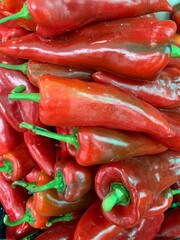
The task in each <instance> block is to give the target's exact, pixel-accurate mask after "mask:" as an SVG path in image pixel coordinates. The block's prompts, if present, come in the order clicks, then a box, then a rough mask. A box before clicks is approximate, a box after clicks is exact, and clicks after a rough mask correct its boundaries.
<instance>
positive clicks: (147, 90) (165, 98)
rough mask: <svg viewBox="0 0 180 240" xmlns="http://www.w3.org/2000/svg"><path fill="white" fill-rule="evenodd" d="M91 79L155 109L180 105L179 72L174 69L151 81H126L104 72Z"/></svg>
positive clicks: (94, 75)
mask: <svg viewBox="0 0 180 240" xmlns="http://www.w3.org/2000/svg"><path fill="white" fill-rule="evenodd" d="M92 77H93V79H94V80H95V81H96V82H99V83H105V84H110V85H112V86H115V87H117V88H120V89H122V90H125V91H127V92H129V93H131V94H133V95H134V96H135V97H137V98H139V99H141V100H143V101H145V102H147V103H149V104H151V105H153V106H155V107H160V108H172V107H176V106H179V105H180V94H179V91H180V70H179V69H177V68H175V67H166V68H165V69H163V70H162V71H161V72H160V73H159V74H158V75H157V76H156V77H155V78H153V79H152V80H153V81H148V80H133V79H127V78H124V77H120V76H115V75H113V74H110V73H105V72H97V73H94V74H93V76H92Z"/></svg>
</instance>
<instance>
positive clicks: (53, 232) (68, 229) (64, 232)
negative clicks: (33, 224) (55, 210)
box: [35, 219, 79, 240]
mask: <svg viewBox="0 0 180 240" xmlns="http://www.w3.org/2000/svg"><path fill="white" fill-rule="evenodd" d="M78 221H79V219H75V220H72V221H69V222H61V223H59V224H58V225H57V226H56V227H53V228H50V229H48V230H46V231H45V232H43V233H42V234H40V235H39V236H38V237H37V238H35V240H49V239H52V238H53V240H59V239H64V240H72V239H73V236H74V231H75V229H76V226H77V223H78Z"/></svg>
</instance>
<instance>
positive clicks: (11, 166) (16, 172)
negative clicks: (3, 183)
mask: <svg viewBox="0 0 180 240" xmlns="http://www.w3.org/2000/svg"><path fill="white" fill-rule="evenodd" d="M2 161H3V166H0V171H1V172H3V173H2V174H3V177H4V178H5V179H6V180H8V181H16V180H21V179H22V178H23V177H24V176H25V175H26V174H27V173H29V172H30V171H31V170H32V168H33V167H34V166H35V161H34V159H33V158H32V156H31V155H30V153H29V151H28V149H27V147H26V145H25V144H24V143H21V144H20V145H19V146H17V147H16V148H15V149H14V150H13V151H9V152H5V153H4V154H3V155H2Z"/></svg>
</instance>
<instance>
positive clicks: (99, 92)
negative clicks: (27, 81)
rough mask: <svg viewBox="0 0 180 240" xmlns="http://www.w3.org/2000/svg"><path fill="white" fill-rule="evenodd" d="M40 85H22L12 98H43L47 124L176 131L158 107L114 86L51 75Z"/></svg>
mask: <svg viewBox="0 0 180 240" xmlns="http://www.w3.org/2000/svg"><path fill="white" fill-rule="evenodd" d="M38 85H39V90H40V94H37V93H36V94H30V95H28V94H26V93H22V91H24V90H25V88H24V86H20V87H19V88H17V90H14V93H11V94H10V95H9V98H10V99H26V100H33V101H36V102H39V101H40V103H39V118H40V120H41V122H42V123H44V124H45V125H51V126H101V127H108V128H115V129H122V130H130V131H140V132H146V133H151V134H156V135H158V136H163V137H170V136H173V135H174V133H173V131H172V130H171V129H170V127H169V125H168V123H167V121H166V120H165V119H164V118H163V117H162V115H161V113H160V112H159V111H158V110H157V109H155V108H154V107H152V106H151V105H149V104H147V103H145V102H143V101H141V100H139V99H137V98H135V97H134V96H132V95H130V94H129V93H127V92H125V91H123V90H120V89H117V88H115V87H113V86H108V87H107V86H106V85H104V84H100V83H94V82H84V81H80V80H76V79H71V81H69V79H65V78H59V77H55V76H51V75H44V76H42V77H40V78H39V80H38ZM15 92H18V93H15ZM20 92H21V93H20ZM32 97H33V98H32ZM81 106H83V108H82V107H81ZM62 116H63V117H62ZM127 119H128V120H127Z"/></svg>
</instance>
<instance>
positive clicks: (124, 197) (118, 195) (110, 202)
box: [102, 182, 130, 212]
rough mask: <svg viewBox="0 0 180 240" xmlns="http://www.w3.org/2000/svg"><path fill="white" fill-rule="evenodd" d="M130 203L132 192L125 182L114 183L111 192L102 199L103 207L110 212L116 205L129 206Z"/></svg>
mask: <svg viewBox="0 0 180 240" xmlns="http://www.w3.org/2000/svg"><path fill="white" fill-rule="evenodd" d="M129 203H130V194H129V191H128V190H127V188H126V187H125V186H124V184H123V183H118V182H117V183H116V182H115V183H112V184H111V187H110V192H109V193H108V194H107V195H106V197H105V198H104V199H103V201H102V208H103V210H104V211H105V212H109V211H111V210H112V208H113V207H114V206H116V205H123V206H127V205H128V204H129Z"/></svg>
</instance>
